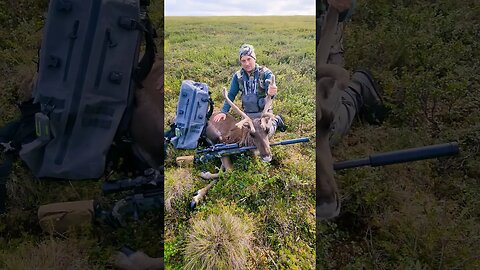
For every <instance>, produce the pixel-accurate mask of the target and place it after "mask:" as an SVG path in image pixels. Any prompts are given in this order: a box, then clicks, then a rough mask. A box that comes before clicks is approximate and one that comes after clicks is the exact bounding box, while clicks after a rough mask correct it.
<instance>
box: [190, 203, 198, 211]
mask: <svg viewBox="0 0 480 270" xmlns="http://www.w3.org/2000/svg"><path fill="white" fill-rule="evenodd" d="M195 207H197V202H196V201H192V202H191V203H190V210H192V211H193V210H195Z"/></svg>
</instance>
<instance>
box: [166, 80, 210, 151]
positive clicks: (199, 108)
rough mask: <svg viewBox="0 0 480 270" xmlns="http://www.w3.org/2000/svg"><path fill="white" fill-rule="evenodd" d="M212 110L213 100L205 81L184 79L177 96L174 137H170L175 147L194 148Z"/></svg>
mask: <svg viewBox="0 0 480 270" xmlns="http://www.w3.org/2000/svg"><path fill="white" fill-rule="evenodd" d="M212 112H213V101H212V99H211V98H210V93H209V92H208V86H207V85H206V84H205V83H199V82H194V81H191V80H185V81H183V82H182V86H181V89H180V94H179V96H178V103H177V114H176V117H175V137H174V138H173V139H171V142H172V144H173V145H174V146H175V148H177V149H195V148H196V147H197V145H198V141H199V139H200V137H201V135H202V134H203V133H204V129H205V127H206V125H207V121H208V119H209V118H210V116H211V115H212Z"/></svg>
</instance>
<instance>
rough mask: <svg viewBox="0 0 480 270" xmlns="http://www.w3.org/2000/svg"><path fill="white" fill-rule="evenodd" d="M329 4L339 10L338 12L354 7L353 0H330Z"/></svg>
mask: <svg viewBox="0 0 480 270" xmlns="http://www.w3.org/2000/svg"><path fill="white" fill-rule="evenodd" d="M328 4H329V5H330V6H332V7H334V8H336V9H337V10H338V12H343V11H345V10H347V9H350V8H351V7H352V0H328Z"/></svg>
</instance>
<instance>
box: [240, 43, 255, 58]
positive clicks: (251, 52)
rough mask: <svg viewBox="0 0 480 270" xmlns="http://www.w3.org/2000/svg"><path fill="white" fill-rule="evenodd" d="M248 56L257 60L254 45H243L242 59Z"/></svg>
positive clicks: (241, 49)
mask: <svg viewBox="0 0 480 270" xmlns="http://www.w3.org/2000/svg"><path fill="white" fill-rule="evenodd" d="M245 55H248V56H250V57H252V58H253V59H255V60H257V57H256V56H255V49H254V48H253V46H252V45H250V44H243V45H242V46H240V57H239V58H240V59H241V58H242V56H245Z"/></svg>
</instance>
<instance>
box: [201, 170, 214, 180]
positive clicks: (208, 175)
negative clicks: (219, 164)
mask: <svg viewBox="0 0 480 270" xmlns="http://www.w3.org/2000/svg"><path fill="white" fill-rule="evenodd" d="M200 177H201V178H203V179H205V180H211V179H216V178H218V173H211V172H201V173H200Z"/></svg>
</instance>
